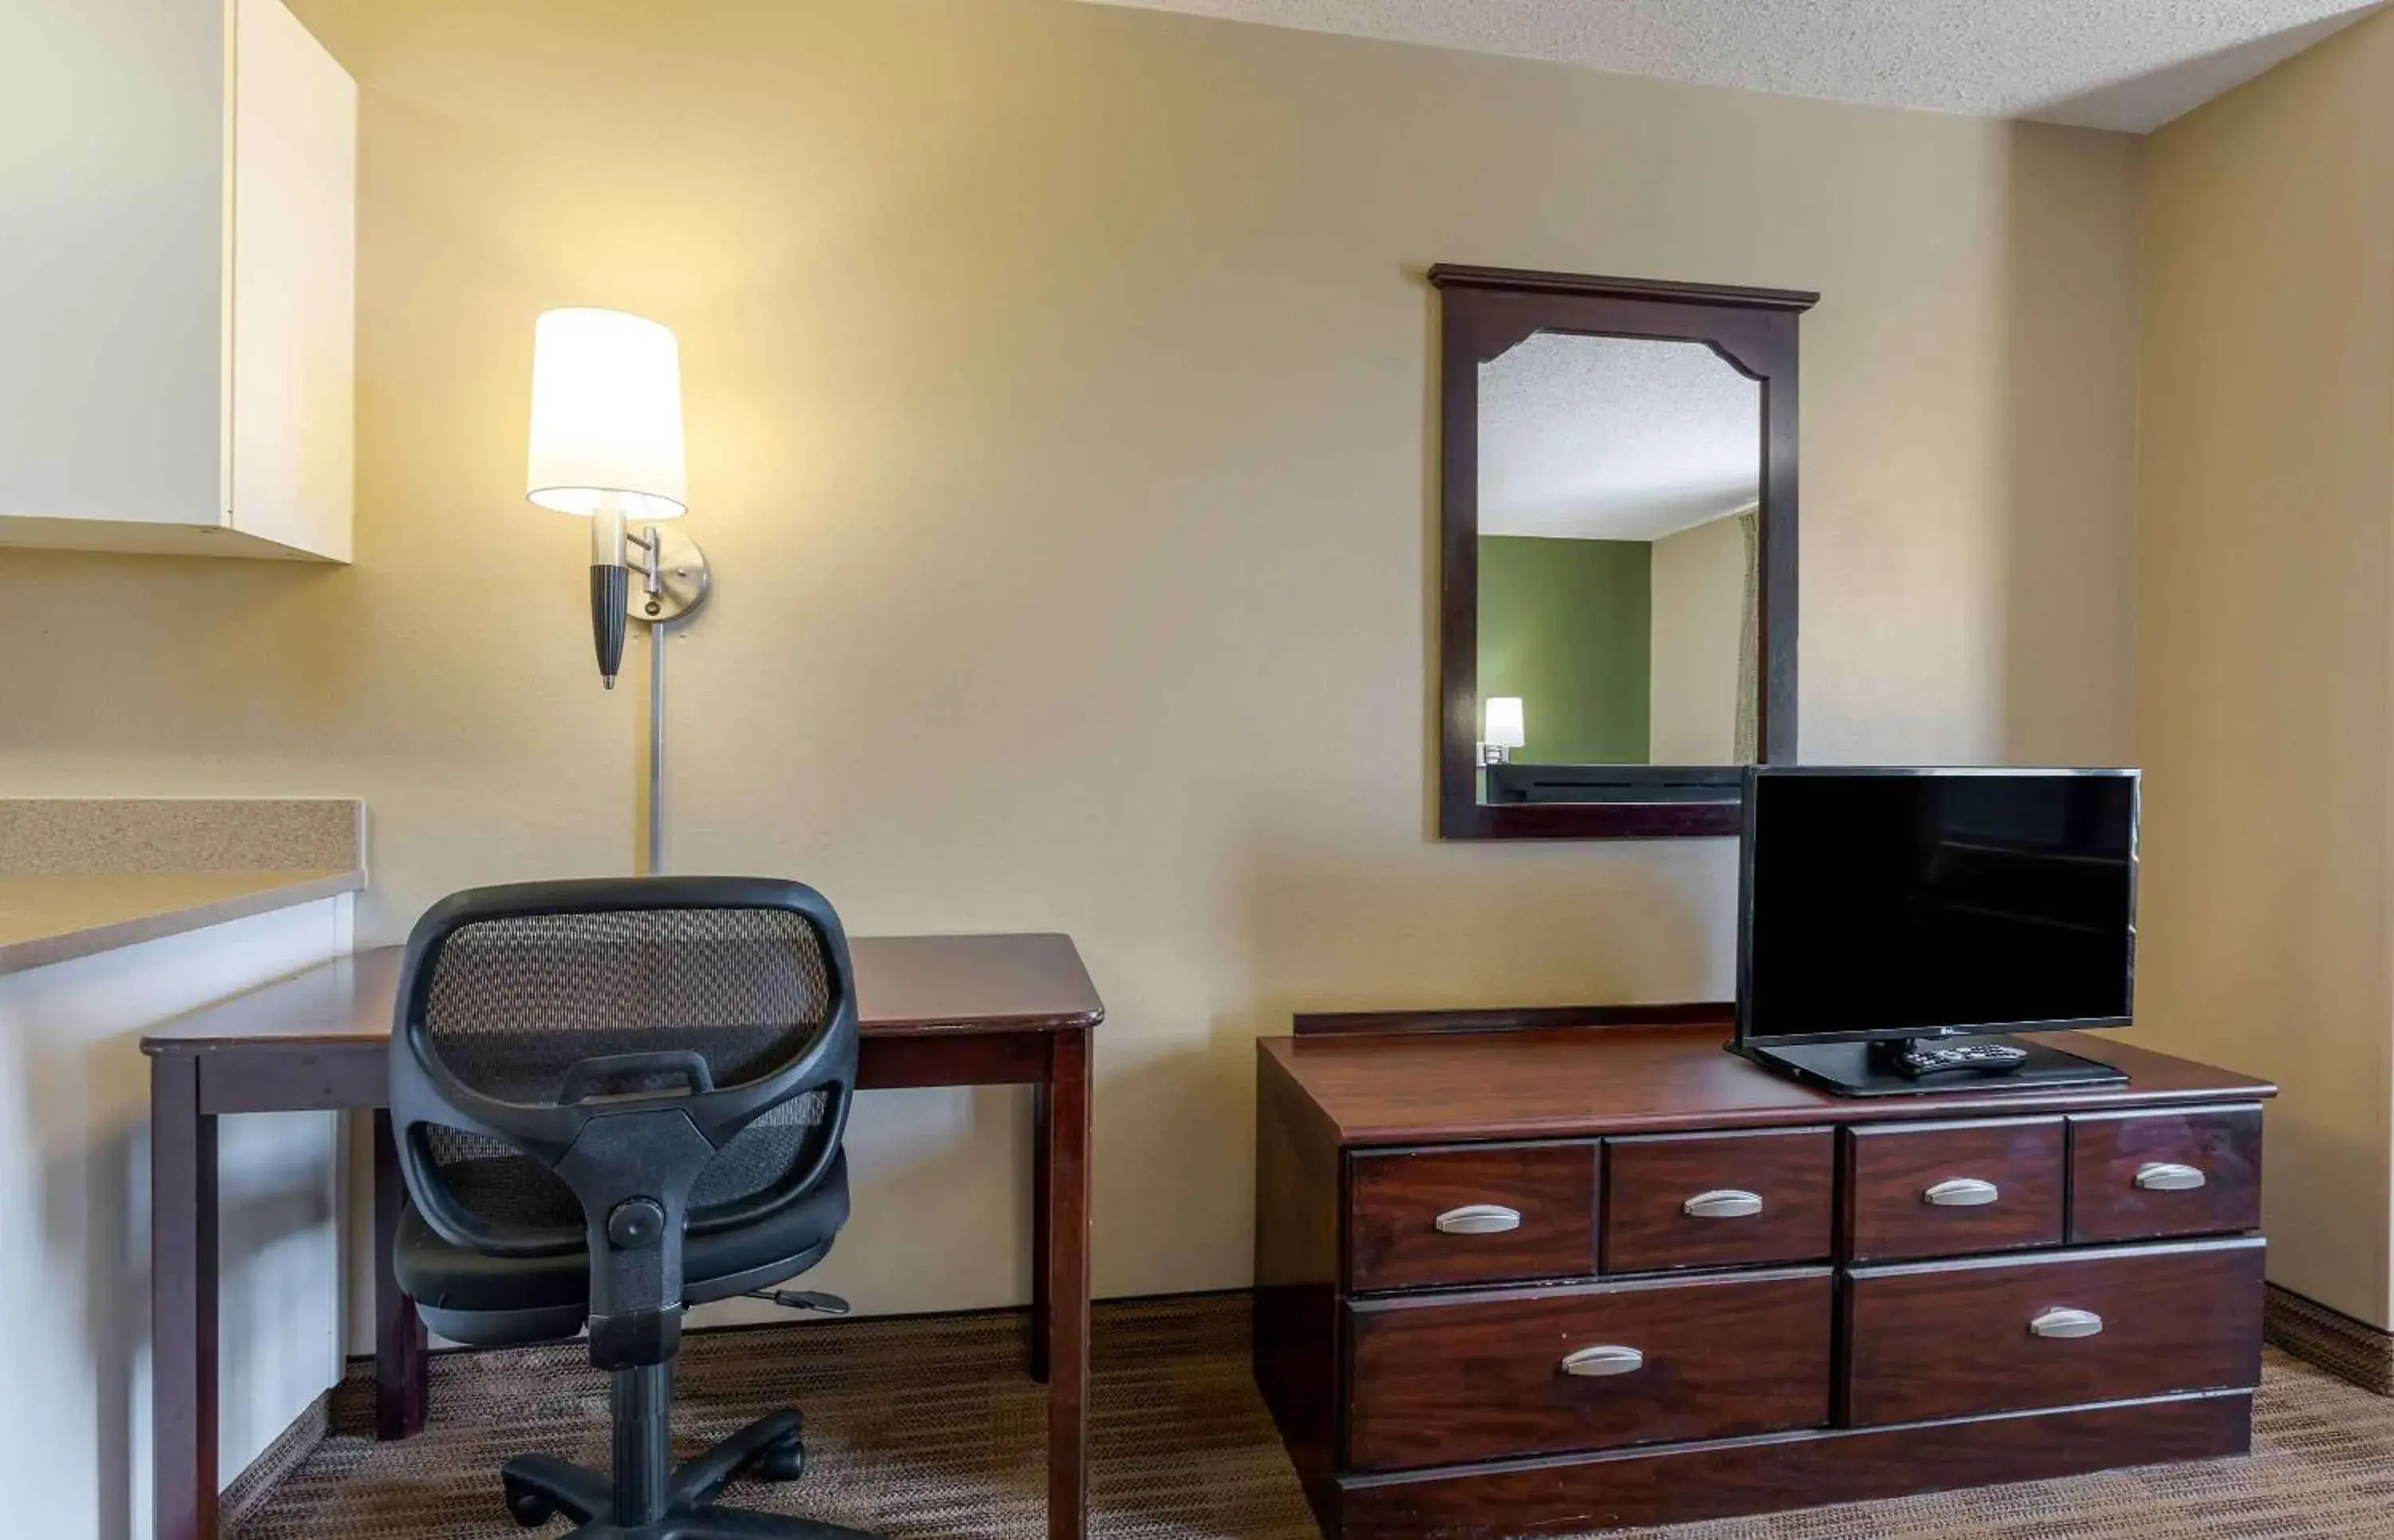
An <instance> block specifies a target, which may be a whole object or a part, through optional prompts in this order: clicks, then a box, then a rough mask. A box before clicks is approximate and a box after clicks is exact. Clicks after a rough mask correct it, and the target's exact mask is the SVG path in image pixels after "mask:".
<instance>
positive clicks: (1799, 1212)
mask: <svg viewBox="0 0 2394 1540" xmlns="http://www.w3.org/2000/svg"><path fill="white" fill-rule="evenodd" d="M1836 1186H1837V1147H1836V1134H1835V1130H1833V1129H1828V1128H1798V1129H1791V1130H1786V1131H1780V1130H1776V1129H1774V1130H1771V1131H1769V1132H1768V1133H1753V1134H1658V1135H1655V1136H1652V1137H1651V1138H1639V1139H1607V1140H1606V1141H1605V1145H1604V1204H1603V1210H1604V1241H1603V1245H1602V1247H1601V1249H1600V1250H1599V1252H1598V1266H1599V1268H1600V1270H1602V1271H1605V1272H1659V1271H1662V1270H1665V1269H1668V1268H1717V1267H1735V1266H1739V1265H1742V1264H1746V1263H1756V1262H1817V1261H1821V1260H1823V1259H1825V1258H1826V1257H1828V1255H1829V1251H1830V1244H1831V1242H1832V1240H1833V1238H1834V1230H1833V1225H1834V1218H1835V1208H1836Z"/></svg>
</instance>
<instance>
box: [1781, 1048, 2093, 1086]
mask: <svg viewBox="0 0 2394 1540" xmlns="http://www.w3.org/2000/svg"><path fill="white" fill-rule="evenodd" d="M1739 1051H1741V1052H1743V1054H1744V1055H1745V1057H1746V1058H1748V1059H1751V1060H1754V1061H1755V1062H1756V1063H1757V1064H1760V1065H1761V1066H1763V1067H1764V1068H1765V1069H1769V1070H1775V1071H1777V1072H1778V1073H1781V1074H1784V1075H1789V1076H1792V1077H1793V1078H1795V1079H1796V1080H1800V1081H1802V1082H1803V1083H1804V1084H1806V1085H1807V1086H1819V1087H1820V1088H1821V1089H1822V1090H1824V1091H1829V1092H1832V1093H1834V1094H1835V1095H1837V1096H1934V1095H1937V1094H1938V1093H1940V1092H1943V1091H1966V1092H1969V1093H1970V1094H1972V1095H1978V1094H1980V1093H1983V1092H1987V1091H2032V1090H2048V1089H2051V1088H2052V1087H2054V1086H2100V1085H2107V1084H2108V1085H2117V1084H2119V1083H2121V1082H2123V1081H2124V1080H2126V1079H2127V1078H2128V1077H2127V1076H2126V1075H2124V1074H2123V1073H2120V1072H2119V1071H2118V1070H2115V1069H2113V1068H2112V1067H2111V1065H2109V1064H2098V1063H2097V1062H2096V1061H2095V1060H2091V1059H2081V1058H2080V1057H2079V1056H2078V1055H2076V1054H2074V1053H2064V1052H2062V1051H2061V1050H2060V1049H2059V1048H2049V1047H2046V1046H2045V1045H2044V1044H2042V1043H2024V1042H2021V1041H2020V1040H2019V1039H2018V1038H2012V1037H1972V1038H1965V1039H1961V1040H1959V1041H1947V1042H1941V1043H1940V1042H1939V1041H1937V1040H1935V1039H1930V1038H1909V1039H1898V1040H1895V1041H1891V1042H1882V1043H1790V1044H1785V1045H1782V1046H1776V1047H1762V1046H1752V1047H1747V1048H1743V1049H1741V1050H1739Z"/></svg>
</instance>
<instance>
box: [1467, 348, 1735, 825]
mask: <svg viewBox="0 0 2394 1540" xmlns="http://www.w3.org/2000/svg"><path fill="white" fill-rule="evenodd" d="M1762 433H1763V425H1762V386H1761V384H1760V383H1759V382H1758V381H1756V380H1754V379H1751V378H1748V377H1747V376H1746V375H1744V374H1743V372H1742V371H1740V370H1739V369H1738V368H1737V367H1735V366H1734V365H1732V364H1731V363H1730V362H1729V361H1728V360H1727V359H1725V358H1723V357H1721V355H1720V354H1719V353H1717V352H1716V351H1714V350H1713V349H1711V348H1709V347H1707V346H1705V345H1704V344H1703V343H1700V342H1670V341H1661V340H1656V339H1651V338H1642V337H1605V336H1576V335H1572V334H1566V333H1560V332H1539V333H1535V334H1533V335H1532V336H1530V337H1529V338H1528V339H1526V340H1525V341H1523V342H1522V343H1520V344H1519V346H1517V347H1515V348H1512V349H1509V350H1507V351H1506V352H1505V353H1504V354H1503V355H1502V356H1500V357H1498V358H1496V359H1494V360H1493V361H1491V362H1485V363H1482V364H1481V365H1480V382H1479V453H1480V467H1479V475H1480V484H1479V505H1480V530H1479V554H1480V586H1479V611H1480V626H1479V665H1478V666H1479V679H1478V687H1479V702H1478V708H1479V714H1480V716H1479V720H1480V735H1481V740H1482V748H1481V759H1482V762H1483V763H1487V764H1493V763H1496V762H1500V761H1509V762H1511V763H1513V764H1516V765H1546V766H1569V765H1686V766H1703V765H1715V766H1725V765H1742V764H1745V763H1748V762H1750V761H1752V760H1754V759H1755V758H1756V757H1757V756H1756V722H1757V717H1758V716H1759V705H1760V702H1761V678H1760V650H1759V645H1758V641H1759V638H1758V636H1757V632H1756V621H1757V617H1758V612H1759V604H1758V600H1759V594H1760V589H1759V584H1760V574H1761V568H1760V538H1759V537H1760V533H1761V531H1760V504H1761V498H1762V465H1763V438H1762ZM1505 776H1506V772H1501V771H1500V772H1497V778H1499V779H1502V778H1505ZM1566 779H1567V778H1566ZM1491 791H1492V792H1493V793H1494V796H1493V797H1491V798H1490V799H1506V794H1505V792H1504V791H1502V790H1501V789H1498V788H1493V787H1492V788H1491Z"/></svg>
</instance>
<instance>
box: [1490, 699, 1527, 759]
mask: <svg viewBox="0 0 2394 1540" xmlns="http://www.w3.org/2000/svg"><path fill="white" fill-rule="evenodd" d="M1529 741H1530V740H1529V736H1528V734H1527V733H1526V732H1525V731H1523V723H1522V720H1521V698H1520V697H1519V696H1518V695H1492V696H1490V697H1489V698H1488V721H1487V724H1486V725H1485V726H1484V727H1483V728H1482V729H1481V731H1480V763H1481V764H1483V765H1503V764H1507V763H1510V762H1511V760H1512V757H1513V751H1514V750H1515V749H1517V748H1519V747H1521V746H1522V745H1523V744H1527V743H1528V742H1529Z"/></svg>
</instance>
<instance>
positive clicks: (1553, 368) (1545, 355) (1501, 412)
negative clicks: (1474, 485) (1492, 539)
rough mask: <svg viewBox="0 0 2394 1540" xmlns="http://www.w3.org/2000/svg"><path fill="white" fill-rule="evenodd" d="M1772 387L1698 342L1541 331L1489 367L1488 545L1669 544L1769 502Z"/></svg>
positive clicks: (1483, 399)
mask: <svg viewBox="0 0 2394 1540" xmlns="http://www.w3.org/2000/svg"><path fill="white" fill-rule="evenodd" d="M1761 475H1762V387H1760V386H1759V385H1756V383H1755V382H1754V381H1752V380H1750V379H1748V378H1746V377H1745V376H1744V375H1741V374H1739V373H1738V372H1737V371H1736V370H1735V369H1732V368H1730V366H1729V364H1728V363H1727V362H1725V361H1724V360H1723V359H1722V358H1721V356H1720V355H1719V354H1718V353H1716V352H1714V351H1713V350H1712V349H1710V348H1707V347H1705V346H1704V345H1703V344H1702V343H1700V342H1645V341H1638V340H1632V339H1627V338H1622V337H1595V336H1559V335H1557V334H1555V333H1552V332H1541V333H1539V334H1538V335H1537V336H1532V337H1531V338H1530V339H1529V340H1528V341H1526V342H1524V343H1522V344H1521V345H1520V346H1519V347H1518V348H1515V349H1512V350H1510V351H1509V352H1507V353H1506V354H1505V355H1504V356H1503V357H1501V358H1498V359H1495V360H1493V361H1492V362H1487V363H1483V364H1481V365H1480V533H1482V534H1537V535H1546V536H1550V537H1556V538H1568V539H1577V540H1658V539H1660V538H1662V537H1663V536H1664V535H1666V534H1670V533H1674V532H1675V531H1678V530H1684V529H1687V528H1688V527H1690V525H1694V524H1701V523H1703V522H1704V521H1706V520H1712V519H1718V518H1719V517H1721V516H1722V515H1723V514H1728V513H1735V512H1736V511H1737V510H1738V509H1740V508H1743V507H1751V506H1752V505H1753V504H1754V502H1755V501H1756V498H1758V497H1759V496H1760V495H1761V491H1760V488H1761Z"/></svg>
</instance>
